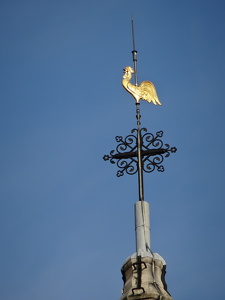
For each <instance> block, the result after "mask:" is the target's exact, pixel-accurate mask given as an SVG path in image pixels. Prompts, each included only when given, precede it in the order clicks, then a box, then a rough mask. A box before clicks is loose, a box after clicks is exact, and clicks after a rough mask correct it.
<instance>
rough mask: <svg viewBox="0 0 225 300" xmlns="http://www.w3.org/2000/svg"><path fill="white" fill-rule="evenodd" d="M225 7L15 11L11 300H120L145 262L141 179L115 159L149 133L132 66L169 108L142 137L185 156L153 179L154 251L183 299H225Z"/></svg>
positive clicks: (5, 135)
mask: <svg viewBox="0 0 225 300" xmlns="http://www.w3.org/2000/svg"><path fill="white" fill-rule="evenodd" d="M224 14H225V2H224V1H222V0H220V1H219V0H211V1H207V0H204V1H203V0H184V1H180V0H171V1H169V0H158V1H156V0H139V1H133V0H129V1H128V0H113V1H102V0H97V1H85V0H84V1H80V0H77V1H72V0H64V1H62V0H56V1H53V0H45V1H44V0H39V1H33V0H22V1H15V0H7V1H6V0H2V1H1V4H0V36H1V50H0V53H1V55H0V82H1V89H0V99H1V107H0V114H1V115H0V123H1V126H0V131H1V148H0V149H1V150H0V153H1V155H0V160H1V162H0V165H1V168H0V181H1V187H0V201H1V210H0V222H1V223H0V236H1V243H0V254H1V255H0V298H1V299H2V300H28V299H29V300H30V299H32V300H53V299H54V300H62V299H63V300H72V299H73V300H74V299H79V300H85V299H98V300H101V299H102V300H103V299H104V300H105V299H106V298H107V300H115V299H119V298H120V296H121V288H122V279H121V274H120V267H121V266H122V264H123V262H124V261H125V259H126V258H127V257H128V256H129V255H131V254H132V253H134V252H135V240H134V217H133V206H134V203H135V202H136V201H137V200H138V190H137V176H136V175H134V176H128V175H126V176H124V177H122V178H117V177H116V175H115V174H116V171H117V169H116V166H114V165H111V164H109V163H107V162H104V161H103V159H102V157H103V155H104V154H108V153H109V151H110V150H112V149H114V148H115V146H116V141H115V139H114V137H115V136H116V135H122V136H126V135H128V134H129V133H130V130H131V129H132V128H134V127H135V126H136V119H135V105H134V99H133V98H132V96H130V95H129V94H128V93H126V91H125V90H124V89H123V88H122V86H121V78H122V75H123V72H122V70H123V68H124V67H125V66H128V65H132V55H131V50H132V42H131V22H130V19H131V16H133V17H134V19H135V33H136V46H137V47H136V48H137V50H138V74H139V82H141V81H143V80H150V81H152V82H153V83H154V84H155V86H156V88H157V92H158V96H159V98H160V101H161V102H162V104H163V105H162V107H159V106H154V105H152V104H148V103H147V102H142V103H141V113H142V126H144V127H147V128H148V131H149V132H153V133H155V132H156V131H158V130H163V131H164V137H163V140H164V142H167V143H169V144H170V145H171V146H176V147H177V148H178V152H177V153H176V154H174V155H171V156H170V157H169V158H168V159H166V160H165V163H164V166H165V172H164V173H157V172H154V173H152V174H146V176H145V200H146V201H148V202H150V205H151V245H152V250H153V251H154V252H158V253H159V254H160V255H161V256H162V257H163V258H164V259H165V260H166V262H167V277H166V279H167V284H168V289H169V292H170V293H171V295H172V297H173V298H174V299H177V300H178V299H182V300H190V299H205V300H211V299H223V297H224V294H225V285H224V268H225V259H224V246H225V234H224V228H225V218H224V211H225V190H224V186H225V181H224V167H225V158H224V151H225V139H224V133H225V118H224V113H225V84H224V78H225V60H224V55H225V17H224Z"/></svg>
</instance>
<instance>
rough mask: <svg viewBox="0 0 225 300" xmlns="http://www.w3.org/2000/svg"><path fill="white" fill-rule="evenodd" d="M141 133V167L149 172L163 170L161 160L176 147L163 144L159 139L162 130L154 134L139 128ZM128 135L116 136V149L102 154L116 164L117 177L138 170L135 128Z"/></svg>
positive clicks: (136, 132)
mask: <svg viewBox="0 0 225 300" xmlns="http://www.w3.org/2000/svg"><path fill="white" fill-rule="evenodd" d="M140 131H141V132H140V133H141V157H142V169H143V171H145V172H146V173H151V172H153V171H154V170H157V171H158V172H164V166H163V165H162V162H163V161H164V158H165V157H169V156H170V154H171V153H175V152H176V151H177V148H176V147H171V148H170V146H169V144H165V145H164V144H163V141H162V140H161V139H160V138H161V137H162V136H163V131H162V130H161V131H158V132H156V135H155V136H154V135H153V134H152V133H147V129H146V128H141V129H140ZM131 133H132V134H130V135H128V136H126V137H125V138H123V137H122V136H116V138H115V139H116V141H117V143H118V145H117V147H116V151H115V150H112V151H110V154H109V155H104V156H103V159H104V160H105V161H106V160H109V161H110V163H112V164H115V163H116V164H117V167H118V168H119V170H118V171H117V174H116V175H117V177H121V176H123V175H124V173H127V174H128V175H133V174H135V173H137V171H138V159H137V155H138V154H137V152H138V149H137V147H138V142H137V134H138V130H137V129H132V130H131ZM134 134H136V135H134Z"/></svg>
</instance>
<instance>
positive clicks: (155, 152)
mask: <svg viewBox="0 0 225 300" xmlns="http://www.w3.org/2000/svg"><path fill="white" fill-rule="evenodd" d="M131 22H132V40H133V51H132V54H133V63H134V68H132V67H129V66H128V67H126V68H125V69H124V76H123V79H122V85H123V87H124V88H125V89H126V90H127V91H128V92H129V93H130V94H131V95H132V96H133V97H134V98H135V100H136V103H135V104H136V118H137V129H132V130H131V133H132V134H130V135H128V136H126V137H125V138H123V137H122V136H116V141H117V142H118V145H117V147H116V150H112V151H111V152H110V154H109V155H104V157H103V159H104V160H105V161H106V160H109V161H110V162H111V163H112V164H115V163H116V164H117V166H118V168H119V170H118V171H117V174H116V175H117V177H120V176H123V175H124V173H127V174H129V175H133V174H135V173H137V172H138V186H139V200H140V201H144V188H143V171H145V172H147V173H151V172H153V171H154V170H157V171H159V172H163V171H164V166H163V165H162V162H163V160H164V157H168V156H169V155H170V153H175V152H176V151H177V149H176V147H170V146H169V145H168V144H165V145H164V144H163V142H162V140H161V139H160V138H161V137H162V136H163V131H158V132H157V133H156V135H155V136H154V135H153V134H152V133H147V129H146V128H141V127H140V125H141V121H140V120H141V114H140V100H146V101H148V102H149V103H150V102H152V103H153V104H155V105H162V104H161V102H160V101H159V99H158V96H157V93H156V89H155V86H154V84H153V83H152V82H150V81H143V82H142V83H141V84H140V85H139V86H138V80H137V50H135V40H134V21H133V19H132V20H131ZM132 74H134V77H135V84H132V83H131V82H130V80H131V78H132Z"/></svg>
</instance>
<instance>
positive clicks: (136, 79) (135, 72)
mask: <svg viewBox="0 0 225 300" xmlns="http://www.w3.org/2000/svg"><path fill="white" fill-rule="evenodd" d="M131 27H132V41H133V51H132V54H133V62H134V78H135V85H136V86H137V85H138V77H137V50H136V49H135V40H134V20H133V18H132V19H131Z"/></svg>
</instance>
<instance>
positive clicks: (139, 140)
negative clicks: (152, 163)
mask: <svg viewBox="0 0 225 300" xmlns="http://www.w3.org/2000/svg"><path fill="white" fill-rule="evenodd" d="M136 118H137V153H138V189H139V201H144V183H143V168H142V153H141V150H142V137H141V114H140V103H136Z"/></svg>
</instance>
